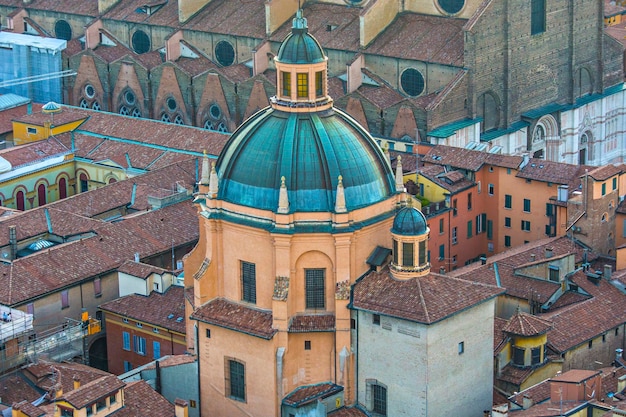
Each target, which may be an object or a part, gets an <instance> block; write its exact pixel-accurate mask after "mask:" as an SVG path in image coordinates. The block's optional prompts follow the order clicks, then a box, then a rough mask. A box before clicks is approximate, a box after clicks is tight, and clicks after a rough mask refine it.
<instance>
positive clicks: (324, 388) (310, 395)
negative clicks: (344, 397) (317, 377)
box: [283, 382, 343, 406]
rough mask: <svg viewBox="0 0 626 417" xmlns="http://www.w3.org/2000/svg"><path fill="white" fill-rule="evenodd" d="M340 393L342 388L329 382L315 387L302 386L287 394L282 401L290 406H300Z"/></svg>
mask: <svg viewBox="0 0 626 417" xmlns="http://www.w3.org/2000/svg"><path fill="white" fill-rule="evenodd" d="M341 391H343V387H340V386H339V385H336V384H333V383H331V382H323V383H321V384H316V385H303V386H300V387H298V388H296V389H295V390H293V391H292V392H291V393H289V394H287V396H286V397H285V398H284V399H283V403H284V404H286V405H291V406H293V405H297V406H302V405H305V404H308V403H310V402H312V401H315V400H316V399H321V398H326V397H328V396H329V395H333V394H336V393H338V392H341Z"/></svg>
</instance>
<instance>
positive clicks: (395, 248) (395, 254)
mask: <svg viewBox="0 0 626 417" xmlns="http://www.w3.org/2000/svg"><path fill="white" fill-rule="evenodd" d="M624 230H626V220H624ZM624 236H626V235H624ZM393 263H394V264H396V265H397V264H398V241H397V240H394V241H393Z"/></svg>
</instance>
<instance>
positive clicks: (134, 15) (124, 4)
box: [103, 0, 179, 28]
mask: <svg viewBox="0 0 626 417" xmlns="http://www.w3.org/2000/svg"><path fill="white" fill-rule="evenodd" d="M151 3H154V2H150V1H146V0H124V1H120V2H117V3H114V6H113V7H111V9H109V10H108V11H107V12H106V13H105V14H104V16H103V18H104V19H112V20H122V21H125V22H134V23H136V24H139V25H140V24H146V25H151V26H152V25H156V26H166V27H169V28H175V27H177V26H179V22H178V3H177V2H171V1H163V2H159V3H160V4H162V7H160V8H159V9H158V10H156V8H153V9H152V10H151V12H150V14H148V13H145V12H140V11H139V10H141V8H142V6H144V5H146V4H151ZM139 27H140V28H141V26H139Z"/></svg>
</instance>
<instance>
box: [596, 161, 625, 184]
mask: <svg viewBox="0 0 626 417" xmlns="http://www.w3.org/2000/svg"><path fill="white" fill-rule="evenodd" d="M621 172H622V169H621V168H619V167H616V166H615V165H604V166H601V167H597V168H593V169H590V170H589V176H590V177H591V178H593V179H594V180H596V181H606V180H608V179H609V178H611V177H613V176H615V175H618V174H620V173H621Z"/></svg>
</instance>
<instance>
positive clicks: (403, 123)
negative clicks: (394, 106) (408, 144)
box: [391, 106, 417, 138]
mask: <svg viewBox="0 0 626 417" xmlns="http://www.w3.org/2000/svg"><path fill="white" fill-rule="evenodd" d="M416 131H417V123H416V122H415V116H414V115H413V112H412V111H411V109H410V108H409V107H408V106H402V107H400V110H399V111H398V115H397V116H396V121H395V122H394V124H393V130H392V131H391V137H393V138H401V137H404V136H409V137H411V138H413V137H415V132H416Z"/></svg>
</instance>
